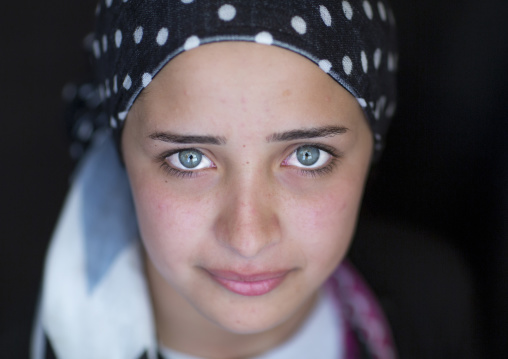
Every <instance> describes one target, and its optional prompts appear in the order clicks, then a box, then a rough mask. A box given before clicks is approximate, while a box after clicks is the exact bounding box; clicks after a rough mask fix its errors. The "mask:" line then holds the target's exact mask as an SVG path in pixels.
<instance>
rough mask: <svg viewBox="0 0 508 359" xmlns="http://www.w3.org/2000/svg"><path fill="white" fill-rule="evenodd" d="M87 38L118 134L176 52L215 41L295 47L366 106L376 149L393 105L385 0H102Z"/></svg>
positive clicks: (393, 54)
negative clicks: (95, 26)
mask: <svg viewBox="0 0 508 359" xmlns="http://www.w3.org/2000/svg"><path fill="white" fill-rule="evenodd" d="M96 15H97V28H96V32H95V34H94V39H93V42H92V50H93V55H94V60H95V70H96V82H97V83H96V86H97V89H98V91H97V93H98V96H99V98H100V101H101V103H102V106H103V109H104V112H105V113H106V115H107V117H106V118H107V121H106V122H109V125H110V127H111V128H113V130H114V132H115V133H116V134H117V136H118V135H119V134H120V131H121V128H122V127H123V123H124V121H125V118H126V116H127V113H128V111H129V109H130V108H131V106H132V104H133V103H134V101H135V100H136V98H137V96H138V95H139V94H140V92H141V91H143V88H145V87H146V86H148V84H150V82H151V81H152V79H153V78H154V76H156V75H157V73H158V72H159V71H160V70H161V69H162V67H164V65H166V64H167V63H168V61H170V60H171V59H172V58H174V57H175V56H176V55H178V54H180V53H182V52H184V51H189V50H191V49H193V48H195V47H198V46H200V45H203V44H207V43H211V42H217V41H252V42H257V43H261V44H266V45H271V46H279V47H282V48H285V49H288V50H290V51H294V52H296V53H298V54H300V55H302V56H304V57H306V58H308V59H309V60H311V61H312V62H314V63H315V64H316V65H317V66H319V67H320V68H321V69H322V70H323V71H324V72H326V73H327V74H328V75H330V76H331V77H332V78H333V79H334V80H335V81H337V82H338V83H339V84H340V85H342V86H343V87H344V88H345V89H346V90H348V91H349V92H350V93H351V94H352V95H353V96H354V97H356V99H357V100H358V103H359V104H360V106H361V107H362V108H363V109H364V112H365V114H366V117H367V119H368V122H369V124H370V126H371V129H372V132H373V134H374V140H375V149H376V152H377V153H379V152H380V151H381V149H382V147H383V137H384V135H385V133H386V131H387V129H388V125H389V122H390V118H391V117H392V116H393V114H394V112H395V107H396V86H395V85H396V84H395V81H396V80H395V72H396V69H397V58H398V55H397V48H396V41H395V19H394V16H393V12H392V10H391V8H390V7H389V6H388V4H387V3H386V2H385V0H380V1H377V0H347V1H340V0H319V1H316V0H256V1H246V0H224V1H223V0H213V1H211V0H101V1H100V3H99V4H98V6H97V9H96Z"/></svg>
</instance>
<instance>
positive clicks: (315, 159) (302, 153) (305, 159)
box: [283, 145, 332, 169]
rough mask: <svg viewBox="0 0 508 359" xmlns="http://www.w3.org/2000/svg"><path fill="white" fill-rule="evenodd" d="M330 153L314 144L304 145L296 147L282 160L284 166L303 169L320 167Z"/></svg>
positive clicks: (327, 160) (326, 160)
mask: <svg viewBox="0 0 508 359" xmlns="http://www.w3.org/2000/svg"><path fill="white" fill-rule="evenodd" d="M330 158H332V155H331V154H330V153H328V152H327V151H324V150H322V149H320V148H318V147H316V146H310V145H305V146H301V147H298V148H297V149H296V150H295V151H293V153H291V154H290V155H289V156H288V157H287V158H286V159H285V160H284V162H283V165H285V166H294V167H299V168H303V169H315V168H320V167H322V166H323V165H325V164H326V163H328V162H329V161H330Z"/></svg>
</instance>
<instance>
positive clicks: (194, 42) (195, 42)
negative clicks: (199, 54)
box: [183, 35, 200, 51]
mask: <svg viewBox="0 0 508 359" xmlns="http://www.w3.org/2000/svg"><path fill="white" fill-rule="evenodd" d="M199 44H200V41H199V37H197V36H196V35H194V36H191V37H189V38H188V39H187V40H185V44H183V49H184V50H185V51H189V50H190V49H193V48H195V47H198V46H199Z"/></svg>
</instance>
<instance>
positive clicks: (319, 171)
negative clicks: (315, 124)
mask: <svg viewBox="0 0 508 359" xmlns="http://www.w3.org/2000/svg"><path fill="white" fill-rule="evenodd" d="M302 146H311V147H315V148H317V149H318V150H321V151H324V152H326V153H328V154H329V155H330V156H331V158H330V160H329V163H328V164H327V165H326V166H324V167H320V168H316V169H303V168H295V170H296V171H297V172H298V174H299V175H301V176H307V177H313V178H315V177H320V176H324V175H327V174H329V173H331V172H333V170H334V168H335V167H336V166H337V165H338V164H339V163H340V159H341V158H342V153H341V152H338V151H337V150H335V149H334V148H332V147H329V146H326V145H323V144H320V143H305V144H302V145H299V146H298V147H296V148H295V149H294V150H293V151H292V152H291V154H293V153H294V152H295V151H296V150H297V149H298V148H300V147H302ZM189 149H194V148H178V149H175V150H173V151H171V152H166V153H164V154H162V155H161V156H158V158H157V162H160V167H161V169H162V170H163V171H164V172H166V174H168V175H170V176H173V177H176V178H194V177H196V176H197V175H198V173H199V171H192V170H189V171H182V170H179V169H177V168H174V167H172V166H170V165H169V164H168V163H167V161H166V159H167V158H168V157H170V156H172V155H174V154H176V153H179V152H181V151H185V150H189ZM291 154H290V155H291ZM290 155H288V156H287V157H286V159H287V158H288V157H289V156H290ZM204 156H206V155H204ZM286 159H285V160H286ZM285 160H284V161H285Z"/></svg>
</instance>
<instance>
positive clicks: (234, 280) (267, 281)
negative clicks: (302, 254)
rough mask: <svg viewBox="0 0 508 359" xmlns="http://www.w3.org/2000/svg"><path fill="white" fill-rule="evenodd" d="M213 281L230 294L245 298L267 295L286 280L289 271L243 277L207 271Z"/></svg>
mask: <svg viewBox="0 0 508 359" xmlns="http://www.w3.org/2000/svg"><path fill="white" fill-rule="evenodd" d="M207 272H208V273H209V274H210V276H211V277H212V279H213V280H215V281H216V282H217V283H219V284H220V285H221V286H222V287H224V288H226V289H227V290H229V291H230V292H233V293H236V294H240V295H243V296H247V297H253V296H260V295H263V294H267V293H269V292H271V291H272V290H274V289H275V288H277V287H278V286H279V285H280V284H281V283H282V282H283V281H284V279H286V276H287V274H288V273H289V272H290V271H289V270H283V271H277V272H269V273H256V274H249V275H244V274H240V273H236V272H232V271H221V270H209V269H208V270H207Z"/></svg>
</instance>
